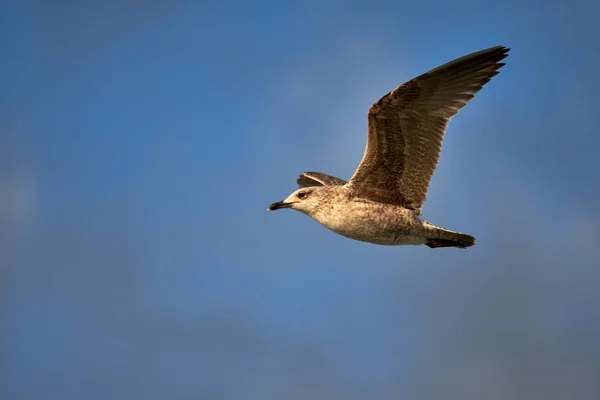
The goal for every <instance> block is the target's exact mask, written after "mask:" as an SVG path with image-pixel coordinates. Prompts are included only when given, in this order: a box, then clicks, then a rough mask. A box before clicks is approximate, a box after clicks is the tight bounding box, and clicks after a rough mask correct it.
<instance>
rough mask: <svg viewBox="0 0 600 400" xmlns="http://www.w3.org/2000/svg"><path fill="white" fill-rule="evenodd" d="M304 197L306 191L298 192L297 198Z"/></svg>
mask: <svg viewBox="0 0 600 400" xmlns="http://www.w3.org/2000/svg"><path fill="white" fill-rule="evenodd" d="M305 197H306V192H300V193H298V198H299V199H303V198H305Z"/></svg>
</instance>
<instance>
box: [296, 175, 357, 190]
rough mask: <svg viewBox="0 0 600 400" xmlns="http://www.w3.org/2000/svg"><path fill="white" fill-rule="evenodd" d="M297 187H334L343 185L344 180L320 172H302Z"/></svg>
mask: <svg viewBox="0 0 600 400" xmlns="http://www.w3.org/2000/svg"><path fill="white" fill-rule="evenodd" d="M297 182H298V186H299V187H301V188H303V187H307V186H335V185H344V184H345V183H346V181H345V180H343V179H340V178H336V177H335V176H331V175H327V174H323V173H321V172H304V173H302V174H300V176H299V177H298V179H297Z"/></svg>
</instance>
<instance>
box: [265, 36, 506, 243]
mask: <svg viewBox="0 0 600 400" xmlns="http://www.w3.org/2000/svg"><path fill="white" fill-rule="evenodd" d="M509 50H510V49H508V48H506V47H503V46H497V47H492V48H489V49H486V50H482V51H479V52H476V53H472V54H469V55H467V56H464V57H461V58H459V59H456V60H454V61H451V62H449V63H447V64H444V65H442V66H440V67H438V68H435V69H433V70H431V71H429V72H427V73H425V74H423V75H420V76H418V77H416V78H414V79H411V80H409V81H407V82H405V83H403V84H402V85H400V86H398V87H397V88H395V89H394V90H392V91H391V92H389V93H388V94H386V95H385V96H383V97H382V98H381V99H380V100H379V101H377V102H376V103H375V104H373V105H372V106H371V108H370V109H369V112H368V122H369V129H368V138H367V146H366V148H365V152H364V155H363V158H362V161H361V163H360V164H359V166H358V168H357V169H356V171H355V173H354V175H353V176H352V178H351V179H350V181H349V182H346V181H344V180H342V179H339V178H336V177H333V176H329V175H326V174H323V173H319V172H305V173H303V174H301V175H300V176H299V177H298V186H299V187H300V189H298V190H297V191H296V192H294V193H293V194H292V195H290V196H289V197H288V198H287V199H286V200H284V201H283V202H279V203H275V204H273V205H271V207H269V209H273V210H274V209H277V208H294V209H297V210H298V211H301V212H304V213H305V214H307V215H309V216H311V217H312V218H314V219H315V220H317V221H318V222H320V223H321V224H322V225H324V226H325V227H327V228H329V229H331V230H333V231H335V232H337V233H339V234H341V235H343V236H346V237H349V238H352V239H356V240H361V241H365V242H371V243H376V244H386V245H402V244H413V245H417V244H426V245H427V246H429V247H460V248H464V247H469V246H472V245H473V244H474V242H475V238H474V237H472V236H469V235H466V234H462V233H458V232H453V231H450V230H446V229H443V228H440V227H437V226H435V225H432V224H430V223H428V222H426V221H423V220H421V219H420V217H419V216H420V214H421V209H422V207H423V203H424V202H425V199H426V195H427V190H428V187H429V182H430V180H431V177H432V176H433V173H434V171H435V169H436V166H437V163H438V159H439V155H440V151H441V148H442V141H443V138H444V133H445V131H446V127H447V125H448V122H449V121H450V119H451V118H452V117H453V116H455V115H456V114H457V113H458V111H459V110H460V109H462V108H463V107H464V106H465V105H466V104H467V103H468V102H469V100H471V99H472V98H473V97H474V96H475V94H476V93H477V92H479V91H480V90H481V88H482V87H483V86H484V85H485V84H486V83H487V82H489V81H490V79H491V78H492V77H493V76H495V75H497V74H498V69H500V68H501V67H502V66H503V65H504V63H501V62H500V61H501V60H503V59H504V58H506V57H507V55H508V51H509Z"/></svg>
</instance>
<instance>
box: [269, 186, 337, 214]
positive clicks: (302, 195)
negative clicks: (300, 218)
mask: <svg viewBox="0 0 600 400" xmlns="http://www.w3.org/2000/svg"><path fill="white" fill-rule="evenodd" d="M328 189H329V188H328V187H327V186H310V187H303V188H300V189H298V190H296V191H295V192H293V193H292V194H290V195H289V196H288V197H287V199H285V200H283V201H279V202H277V203H273V204H271V205H270V206H269V208H267V210H269V211H274V210H279V209H280V208H293V209H294V210H298V211H300V212H302V213H304V214H307V215H313V214H314V213H315V212H316V211H317V210H318V209H319V206H320V205H321V204H322V203H323V199H324V198H325V197H326V196H327V194H328V193H329V190H328Z"/></svg>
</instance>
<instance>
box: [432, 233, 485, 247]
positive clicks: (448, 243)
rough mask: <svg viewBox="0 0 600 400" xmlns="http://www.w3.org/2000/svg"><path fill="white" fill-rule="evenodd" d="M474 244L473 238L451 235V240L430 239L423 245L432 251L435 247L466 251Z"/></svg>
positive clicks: (460, 234) (465, 235)
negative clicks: (455, 248)
mask: <svg viewBox="0 0 600 400" xmlns="http://www.w3.org/2000/svg"><path fill="white" fill-rule="evenodd" d="M474 244H475V238H474V237H473V236H471V235H467V234H465V233H453V234H452V238H451V239H449V238H443V239H442V238H430V239H427V242H426V243H425V245H426V246H428V247H430V248H432V249H434V248H436V247H458V248H459V249H466V248H467V247H471V246H473V245H474Z"/></svg>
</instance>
